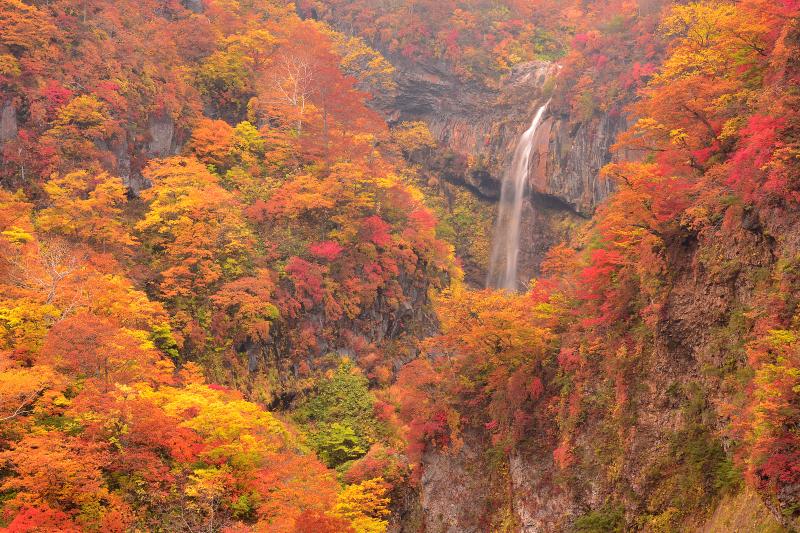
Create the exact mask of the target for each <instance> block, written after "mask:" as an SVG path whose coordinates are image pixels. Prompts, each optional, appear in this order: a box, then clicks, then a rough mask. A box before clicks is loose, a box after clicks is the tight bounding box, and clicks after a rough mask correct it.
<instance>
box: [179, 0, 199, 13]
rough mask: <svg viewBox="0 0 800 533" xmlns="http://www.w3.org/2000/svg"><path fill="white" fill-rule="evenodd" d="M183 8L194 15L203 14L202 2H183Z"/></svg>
mask: <svg viewBox="0 0 800 533" xmlns="http://www.w3.org/2000/svg"><path fill="white" fill-rule="evenodd" d="M183 6H184V7H185V8H186V9H188V10H189V11H192V12H194V13H202V12H203V0H183Z"/></svg>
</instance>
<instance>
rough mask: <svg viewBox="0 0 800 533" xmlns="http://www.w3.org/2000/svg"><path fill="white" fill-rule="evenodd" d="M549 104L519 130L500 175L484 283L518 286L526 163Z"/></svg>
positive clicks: (526, 178)
mask: <svg viewBox="0 0 800 533" xmlns="http://www.w3.org/2000/svg"><path fill="white" fill-rule="evenodd" d="M549 104H550V101H549V100H548V101H547V102H546V103H545V104H544V105H543V106H542V107H540V108H539V109H538V110H537V111H536V115H535V116H534V117H533V123H531V127H530V128H528V129H527V131H525V133H523V134H522V137H520V139H519V142H518V143H517V148H516V150H514V159H513V160H512V162H511V167H510V168H509V169H508V170H507V171H506V173H505V175H504V176H503V185H502V189H501V192H500V205H499V206H498V213H497V222H496V223H495V229H494V239H493V241H492V256H491V258H490V262H489V275H488V277H487V278H486V286H487V287H491V288H495V289H505V290H508V291H516V290H517V289H518V288H519V286H518V281H517V261H518V259H519V227H520V219H521V218H522V201H523V200H524V196H525V185H526V184H527V182H528V173H529V163H530V159H531V152H532V151H533V145H534V142H535V141H536V130H538V129H539V126H540V125H541V123H542V117H544V113H545V111H546V110H547V106H548V105H549Z"/></svg>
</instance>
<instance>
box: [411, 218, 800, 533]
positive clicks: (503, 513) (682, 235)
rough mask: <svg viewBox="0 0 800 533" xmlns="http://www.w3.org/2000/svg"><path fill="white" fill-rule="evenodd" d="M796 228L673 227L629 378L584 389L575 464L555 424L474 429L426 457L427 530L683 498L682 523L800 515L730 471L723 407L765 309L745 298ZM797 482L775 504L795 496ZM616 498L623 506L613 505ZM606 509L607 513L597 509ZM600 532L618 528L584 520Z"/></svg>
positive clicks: (533, 522) (535, 531)
mask: <svg viewBox="0 0 800 533" xmlns="http://www.w3.org/2000/svg"><path fill="white" fill-rule="evenodd" d="M798 235H800V223H798V220H793V221H787V220H786V217H785V216H783V217H782V216H777V215H776V214H771V213H765V212H755V211H744V212H742V214H741V220H740V221H738V223H732V224H730V227H728V228H723V227H720V228H717V229H716V230H715V231H713V232H709V233H707V234H704V235H698V234H696V233H693V232H692V231H690V230H682V231H680V232H678V233H675V234H674V235H670V236H669V237H668V239H667V247H668V254H667V256H668V258H669V268H668V272H669V273H670V274H669V276H668V277H667V278H665V280H664V283H665V284H666V285H667V286H668V287H669V297H668V299H667V301H666V304H665V305H664V307H663V309H662V312H661V314H660V316H659V318H658V322H657V324H656V326H655V328H654V331H655V334H654V335H653V338H652V339H651V342H650V347H649V348H647V349H645V350H644V351H642V352H641V353H635V354H630V356H629V359H628V361H627V363H626V365H627V366H626V368H625V369H624V372H623V373H622V374H623V377H622V378H620V377H619V376H618V377H617V378H611V377H609V376H607V375H604V373H603V371H602V370H600V369H598V371H597V374H596V378H595V379H594V381H593V382H592V383H591V384H590V390H587V391H584V392H585V394H586V396H587V397H589V398H591V399H592V400H591V404H590V405H588V404H587V405H586V406H585V407H586V409H587V412H586V414H585V416H584V417H583V418H582V419H581V420H580V421H579V422H578V423H577V427H576V430H575V443H574V461H575V463H574V465H573V466H572V467H570V468H569V469H568V471H563V470H560V469H559V468H557V467H556V466H555V464H554V461H553V449H554V448H555V446H556V444H557V443H554V442H551V443H549V444H548V443H547V442H546V441H547V438H546V437H543V436H542V435H541V434H540V433H547V431H546V430H545V431H541V432H537V433H536V434H531V435H529V436H528V438H527V439H523V441H522V442H521V443H520V444H518V445H516V446H514V447H512V448H510V449H502V448H499V447H498V446H496V445H493V444H492V442H491V435H490V432H489V431H486V430H485V429H483V428H471V429H468V430H466V431H465V432H464V433H465V436H464V439H463V444H462V445H460V446H457V447H452V448H450V449H446V450H442V449H431V450H428V451H427V452H426V455H425V456H424V460H423V463H424V474H423V476H422V483H421V498H420V501H421V506H422V509H423V512H422V516H423V517H424V522H425V531H429V532H434V531H435V532H452V533H455V532H462V531H471V532H476V533H477V532H479V531H492V530H498V529H501V528H500V525H501V524H503V525H505V526H510V529H511V530H514V531H522V532H526V533H551V532H552V533H556V532H562V531H584V529H576V528H575V521H576V519H580V518H582V517H583V518H584V519H585V518H586V517H587V516H589V517H591V518H593V519H595V520H596V523H600V524H602V523H606V524H608V523H613V521H614V518H615V517H619V518H620V520H621V519H622V517H624V518H625V519H626V520H627V523H628V524H631V523H634V522H635V520H636V517H647V518H648V520H649V521H650V524H653V523H658V520H659V519H663V521H664V523H668V522H669V520H670V514H669V513H670V510H669V509H667V511H657V510H659V509H661V508H662V507H663V503H664V502H676V501H678V502H680V501H683V502H685V504H686V505H687V506H693V507H692V508H697V507H696V506H698V505H700V506H701V507H699V508H698V509H699V510H698V512H697V514H696V515H695V517H694V518H693V520H694V521H693V522H691V523H686V524H684V527H685V529H683V530H684V531H703V532H720V533H721V532H729V531H737V532H743V533H744V532H752V531H770V532H780V531H786V529H784V527H788V530H790V531H791V530H792V529H791V527H792V526H794V527H796V526H797V524H792V523H790V521H789V519H788V518H786V517H785V516H784V515H783V514H782V513H781V510H780V509H779V507H780V505H783V503H780V504H777V503H774V502H773V503H767V504H765V502H764V501H763V500H762V499H760V498H759V497H757V496H756V495H755V494H754V493H753V492H751V491H750V489H745V488H742V486H741V485H740V484H739V482H737V481H736V478H735V476H733V477H732V478H728V477H726V476H728V475H729V473H730V472H731V471H732V470H730V469H731V463H730V462H729V459H728V454H729V453H730V452H731V450H730V449H729V446H730V443H729V442H727V441H726V440H725V439H724V438H723V437H721V435H722V434H723V432H722V429H723V428H724V427H725V426H726V425H727V424H728V423H729V415H728V414H726V413H725V411H724V409H722V408H720V406H724V405H727V404H729V403H730V402H731V401H732V399H733V398H734V396H735V395H736V394H737V393H738V392H737V390H738V389H737V388H736V387H735V386H734V385H733V382H734V381H735V380H736V379H741V376H742V373H743V372H746V369H747V362H746V355H745V350H744V348H743V341H742V339H743V338H746V336H747V332H748V331H749V330H750V328H752V327H753V322H754V320H755V319H754V317H753V316H752V313H751V314H749V313H748V310H751V309H758V308H759V305H760V304H759V301H758V299H757V298H758V296H757V295H758V290H759V286H760V285H763V284H764V283H765V280H767V279H768V278H769V273H770V272H775V271H776V270H779V269H781V268H782V267H781V266H780V265H781V262H782V261H785V259H780V258H785V257H797V256H798V254H799V253H800V242H799V241H798ZM778 236H779V237H778ZM600 366H601V367H602V364H600ZM620 379H621V381H620ZM620 387H622V388H623V389H624V390H626V391H627V394H628V395H629V396H628V402H629V405H630V407H629V410H628V411H627V412H625V413H621V412H615V410H614V409H611V408H610V407H609V403H613V401H614V400H613V398H614V395H615V390H616V391H618V390H619V388H620ZM613 428H622V429H621V430H620V429H613ZM796 490H797V488H796V487H795V488H794V489H787V490H784V491H783V492H782V493H781V494H779V495H778V497H777V500H776V502H783V501H784V500H785V501H787V502H790V501H794V498H796V493H795V492H793V491H796ZM726 492H727V494H728V495H727V496H725V497H724V498H715V497H714V496H713V495H714V494H717V495H719V494H725V493H726ZM609 501H616V502H622V504H621V505H619V506H618V507H615V508H610V507H605V506H606V503H607V502H609ZM702 506H705V509H709V510H710V511H708V512H706V513H704V512H703V511H702V509H703V507H702ZM597 509H601V510H604V511H601V512H597V511H593V512H591V513H590V511H591V510H597ZM675 512H677V511H675ZM603 513H605V514H603ZM603 520H606V522H603ZM781 522H783V526H781ZM601 530H602V531H612V530H615V529H613V528H612V529H602V527H601V529H585V531H601ZM645 531H662V530H661V529H652V528H651V529H648V528H645ZM663 531H674V529H663Z"/></svg>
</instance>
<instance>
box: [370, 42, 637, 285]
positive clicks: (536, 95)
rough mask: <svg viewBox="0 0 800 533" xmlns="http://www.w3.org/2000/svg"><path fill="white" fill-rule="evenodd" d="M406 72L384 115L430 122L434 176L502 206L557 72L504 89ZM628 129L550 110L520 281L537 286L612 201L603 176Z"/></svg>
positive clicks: (527, 211)
mask: <svg viewBox="0 0 800 533" xmlns="http://www.w3.org/2000/svg"><path fill="white" fill-rule="evenodd" d="M392 60H393V62H394V63H395V64H396V65H397V67H398V72H399V74H398V91H397V94H396V96H394V97H392V98H391V99H385V98H384V99H380V98H379V99H378V100H377V102H376V105H377V106H378V107H379V108H380V109H381V110H382V111H383V112H384V114H385V115H386V116H387V117H388V118H389V121H390V122H393V123H400V122H404V121H424V122H425V123H427V124H428V127H429V128H430V130H431V132H432V133H433V135H434V137H435V138H436V139H437V140H438V141H439V143H440V145H441V147H442V150H440V151H439V152H438V153H436V154H435V157H433V158H431V159H430V160H428V161H427V162H426V164H427V165H428V166H429V167H430V170H431V171H432V172H433V173H436V174H437V175H438V176H440V177H443V178H444V179H446V180H448V181H450V182H452V183H456V184H459V185H462V186H464V187H466V188H468V189H470V190H472V191H473V192H475V193H476V194H478V195H480V196H482V197H484V198H487V199H491V200H496V199H498V197H499V194H500V184H501V182H502V179H503V176H504V173H505V171H506V169H507V168H508V166H509V165H510V162H511V158H512V156H513V153H514V148H515V147H516V144H517V142H518V140H519V137H520V135H521V134H522V132H523V131H524V130H525V129H526V128H527V127H528V126H529V125H530V120H531V117H532V116H533V115H534V114H535V112H536V109H537V108H538V107H539V106H540V105H542V103H543V102H544V101H546V99H548V98H549V97H550V96H551V95H552V94H553V93H554V92H555V91H559V90H561V89H560V88H559V87H558V85H557V78H556V75H557V71H558V67H557V65H555V64H553V63H549V62H545V61H540V62H531V63H525V64H522V65H519V66H517V67H516V68H515V69H514V70H513V71H512V72H511V73H510V74H509V75H508V76H507V78H506V79H504V80H503V81H502V82H499V83H498V85H497V86H496V87H487V86H486V85H483V84H479V83H477V82H469V81H464V80H463V79H459V78H457V77H455V76H454V75H452V74H451V73H450V72H449V71H448V69H447V67H446V65H440V64H435V63H413V64H411V63H409V62H407V61H405V60H404V59H402V58H392ZM625 127H626V121H625V119H624V118H622V117H611V116H609V115H604V114H598V115H597V116H594V117H591V118H589V119H580V120H579V119H576V118H575V117H571V116H570V114H569V112H567V111H564V110H563V109H559V108H558V107H556V106H551V107H550V108H549V109H548V115H547V116H546V118H545V121H544V123H543V125H542V126H541V128H540V133H539V134H538V135H537V136H536V141H535V142H536V146H535V151H534V156H533V157H532V158H531V167H532V168H531V172H530V183H529V191H530V195H529V198H528V201H527V202H526V205H525V208H524V215H523V222H522V245H521V250H520V254H521V257H520V272H521V276H522V278H523V279H526V278H527V279H530V277H532V276H533V275H535V274H536V273H537V272H538V267H539V264H540V263H541V260H542V258H543V256H544V253H545V252H546V251H547V250H548V249H549V248H550V247H551V246H553V245H554V244H556V243H558V242H560V241H562V240H564V238H566V237H567V236H568V235H569V234H570V232H571V229H572V228H574V227H575V226H576V225H579V224H580V223H581V222H582V221H583V220H584V219H586V218H588V217H589V216H590V215H591V214H592V212H593V211H594V209H595V208H596V207H597V205H598V204H599V203H600V202H602V201H603V199H604V198H606V197H607V196H608V195H609V194H610V192H611V191H612V186H611V184H610V183H609V182H607V181H604V180H602V179H600V177H599V175H598V173H599V170H600V168H602V167H603V166H604V165H605V164H606V163H608V162H609V161H610V160H611V158H612V155H611V152H610V148H611V146H612V145H613V144H614V142H615V139H616V136H617V135H618V134H619V133H620V132H621V131H622V130H623V129H624V128H625Z"/></svg>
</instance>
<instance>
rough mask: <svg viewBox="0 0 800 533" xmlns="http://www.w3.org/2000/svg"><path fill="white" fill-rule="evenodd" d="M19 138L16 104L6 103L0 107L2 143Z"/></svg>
mask: <svg viewBox="0 0 800 533" xmlns="http://www.w3.org/2000/svg"><path fill="white" fill-rule="evenodd" d="M16 136H17V110H16V108H15V107H14V104H12V103H11V102H6V103H4V104H3V105H2V106H0V142H6V141H8V140H11V139H13V138H14V137H16Z"/></svg>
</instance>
